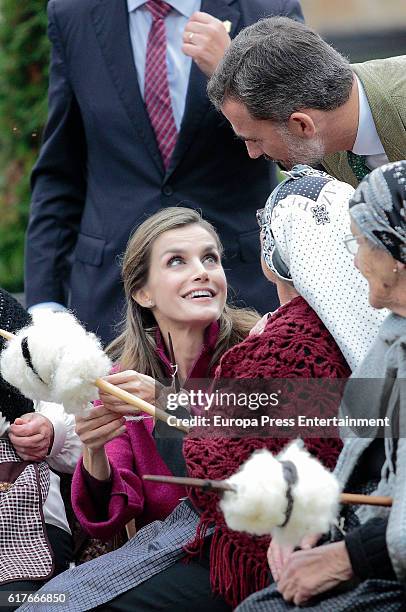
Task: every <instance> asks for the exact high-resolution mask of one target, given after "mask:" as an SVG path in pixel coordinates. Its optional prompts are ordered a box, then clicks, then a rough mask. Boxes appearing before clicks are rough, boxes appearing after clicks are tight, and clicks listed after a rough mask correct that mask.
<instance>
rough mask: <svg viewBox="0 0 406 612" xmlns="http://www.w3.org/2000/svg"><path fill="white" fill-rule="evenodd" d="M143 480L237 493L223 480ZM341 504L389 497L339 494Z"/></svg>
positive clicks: (386, 501)
mask: <svg viewBox="0 0 406 612" xmlns="http://www.w3.org/2000/svg"><path fill="white" fill-rule="evenodd" d="M143 479H144V480H150V481H152V482H165V483H166V484H173V485H175V484H179V485H183V486H185V487H197V488H199V489H205V490H207V491H213V490H216V491H234V492H236V491H237V488H236V487H235V486H233V485H230V484H229V483H228V482H227V481H225V480H204V479H202V478H182V477H179V476H155V475H154V476H152V475H144V476H143ZM340 502H341V503H342V504H359V505H365V506H391V505H392V498H391V497H374V496H372V495H358V494H357V493H341V495H340Z"/></svg>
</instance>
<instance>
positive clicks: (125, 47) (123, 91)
mask: <svg viewBox="0 0 406 612" xmlns="http://www.w3.org/2000/svg"><path fill="white" fill-rule="evenodd" d="M112 5H113V3H112V2H111V0H95V2H94V6H93V8H92V10H91V18H92V21H93V26H94V29H95V32H96V36H97V40H98V42H99V45H100V48H101V51H102V54H103V57H104V60H105V62H106V65H107V67H108V69H109V71H110V74H111V77H112V79H113V83H114V85H115V87H116V89H117V91H118V94H119V97H120V100H121V102H122V103H123V105H124V107H125V109H126V111H127V114H128V116H129V118H130V121H131V123H132V124H133V126H134V128H135V130H136V131H137V133H138V135H139V136H140V138H141V139H142V140H143V141H144V143H145V145H146V148H147V150H148V151H149V153H150V155H151V157H152V159H153V160H154V162H155V164H156V165H157V167H158V169H159V170H160V171H161V172H162V173H163V172H164V168H163V163H162V158H161V155H160V152H159V149H158V146H157V143H156V139H155V135H154V132H153V130H152V126H151V123H150V121H149V117H148V114H147V111H146V109H145V105H144V101H143V99H142V96H141V92H140V88H139V84H138V79H137V70H136V67H135V63H134V57H133V52H132V46H131V39H130V31H129V24H128V11H127V2H126V0H115V2H114V7H113V6H112Z"/></svg>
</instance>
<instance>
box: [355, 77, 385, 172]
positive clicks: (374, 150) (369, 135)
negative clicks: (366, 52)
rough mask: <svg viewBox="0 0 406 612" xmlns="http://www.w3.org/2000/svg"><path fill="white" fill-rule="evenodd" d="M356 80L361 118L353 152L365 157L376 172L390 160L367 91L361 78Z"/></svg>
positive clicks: (368, 164) (367, 163)
mask: <svg viewBox="0 0 406 612" xmlns="http://www.w3.org/2000/svg"><path fill="white" fill-rule="evenodd" d="M355 78H356V79H357V83H358V100H359V118H358V131H357V137H356V139H355V142H354V146H353V148H352V152H353V153H355V154H356V155H365V156H366V159H365V163H366V165H367V166H368V168H370V169H371V170H374V169H375V168H379V166H383V164H387V163H388V161H389V160H388V156H387V155H386V153H385V149H384V148H383V145H382V143H381V141H380V139H379V136H378V132H377V131H376V127H375V122H374V119H373V117H372V113H371V108H370V106H369V102H368V98H367V96H366V93H365V90H364V88H363V86H362V83H361V81H360V80H359V78H358V77H357V76H355Z"/></svg>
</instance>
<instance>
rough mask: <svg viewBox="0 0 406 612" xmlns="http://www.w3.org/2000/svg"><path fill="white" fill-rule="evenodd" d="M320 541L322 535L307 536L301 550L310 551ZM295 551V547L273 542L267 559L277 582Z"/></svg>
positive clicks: (301, 543)
mask: <svg viewBox="0 0 406 612" xmlns="http://www.w3.org/2000/svg"><path fill="white" fill-rule="evenodd" d="M319 539H320V534H317V535H312V536H305V537H304V538H303V540H302V541H301V542H300V548H301V549H302V550H308V549H309V548H313V546H315V545H316V544H317V542H318V541H319ZM293 550H294V548H293V546H282V545H281V544H278V542H276V541H275V540H271V543H270V545H269V548H268V552H267V558H268V565H269V569H270V570H271V572H272V577H273V579H274V581H275V582H278V581H279V578H280V577H281V573H282V571H283V569H284V567H285V565H286V562H287V561H288V559H289V558H290V556H291V555H292V553H293Z"/></svg>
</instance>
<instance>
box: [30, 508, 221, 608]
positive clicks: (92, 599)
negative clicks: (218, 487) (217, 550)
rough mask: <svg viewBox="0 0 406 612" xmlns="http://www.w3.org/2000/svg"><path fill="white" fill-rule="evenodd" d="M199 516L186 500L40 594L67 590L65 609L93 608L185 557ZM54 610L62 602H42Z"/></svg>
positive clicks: (49, 584) (72, 570) (51, 581)
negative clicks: (160, 518)
mask: <svg viewBox="0 0 406 612" xmlns="http://www.w3.org/2000/svg"><path fill="white" fill-rule="evenodd" d="M198 518H199V516H198V514H197V513H196V512H195V511H194V510H192V509H191V508H190V507H189V506H188V504H187V503H185V502H182V503H180V504H179V505H178V506H177V507H176V508H175V510H174V511H173V512H172V514H170V516H169V517H168V518H167V519H166V520H165V521H154V522H153V523H150V524H149V525H147V526H146V527H144V528H143V529H141V530H140V531H139V532H138V533H137V534H136V535H135V536H134V537H133V538H132V539H131V540H129V541H128V542H127V543H126V544H124V546H122V547H121V548H119V549H118V550H116V551H114V552H111V553H107V554H106V555H103V556H102V557H99V558H98V559H93V560H92V561H89V562H88V563H84V564H83V565H80V566H78V567H74V568H73V569H70V570H68V571H66V572H63V574H59V576H56V577H55V578H54V579H53V580H50V581H49V582H48V583H47V584H46V585H45V586H43V587H42V589H40V590H39V591H38V593H39V594H40V595H41V594H42V593H50V592H53V593H67V599H68V601H67V602H66V603H64V604H63V612H85V610H93V608H95V607H96V606H99V605H102V604H104V603H106V602H108V601H111V600H112V599H114V598H115V597H117V596H118V595H121V593H125V592H126V591H129V590H130V589H132V588H134V587H136V586H138V585H139V584H141V583H142V582H145V581H146V580H148V579H149V578H152V576H155V575H156V574H159V572H161V571H163V570H165V569H167V568H168V567H170V566H171V565H173V564H174V563H175V562H176V561H178V560H179V559H181V558H182V557H184V556H185V552H184V550H183V546H184V545H185V544H187V542H189V541H190V540H191V539H192V538H193V537H194V535H195V532H196V528H197V525H198ZM209 533H211V532H210V531H209V532H208V535H209ZM19 610H21V611H23V610H25V611H28V610H30V611H31V612H37V610H38V608H37V607H36V604H32V605H30V604H24V605H23V606H21V608H19ZM53 610H55V612H60V611H61V605H60V604H59V605H58V604H55V605H52V604H41V612H52V611H53Z"/></svg>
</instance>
